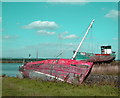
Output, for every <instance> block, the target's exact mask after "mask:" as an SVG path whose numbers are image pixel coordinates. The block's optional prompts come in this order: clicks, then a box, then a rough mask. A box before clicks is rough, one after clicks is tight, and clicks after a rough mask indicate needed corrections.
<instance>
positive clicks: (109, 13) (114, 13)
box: [105, 10, 120, 18]
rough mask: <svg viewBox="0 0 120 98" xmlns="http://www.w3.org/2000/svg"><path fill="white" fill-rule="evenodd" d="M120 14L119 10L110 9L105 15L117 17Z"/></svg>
mask: <svg viewBox="0 0 120 98" xmlns="http://www.w3.org/2000/svg"><path fill="white" fill-rule="evenodd" d="M118 15H120V12H119V11H117V10H110V11H109V12H108V13H107V14H106V15H105V17H106V18H117V17H118Z"/></svg>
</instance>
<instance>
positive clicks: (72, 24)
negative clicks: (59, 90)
mask: <svg viewBox="0 0 120 98" xmlns="http://www.w3.org/2000/svg"><path fill="white" fill-rule="evenodd" d="M117 16H118V3H116V2H85V3H80V2H78V3H77V2H66V3H59V2H58V3H54V2H3V3H2V16H1V20H0V21H2V41H1V43H2V49H3V50H2V53H3V57H19V58H21V57H28V55H29V53H30V54H31V56H32V57H36V51H38V53H39V57H42V58H43V57H44V58H47V57H56V56H57V55H58V54H59V53H61V51H63V54H62V55H61V56H60V57H65V58H71V57H72V55H73V54H72V51H73V50H75V49H76V48H77V46H78V44H79V42H80V41H81V39H82V37H83V35H84V34H85V32H86V29H87V27H88V26H89V24H90V23H91V21H92V20H93V19H95V22H94V24H93V27H92V29H91V31H90V32H89V34H88V35H87V38H86V40H85V41H84V42H83V45H82V47H81V48H80V51H86V52H94V53H100V46H101V45H111V46H112V50H113V51H115V52H117V53H118V20H117Z"/></svg>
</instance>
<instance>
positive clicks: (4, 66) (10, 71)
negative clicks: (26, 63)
mask: <svg viewBox="0 0 120 98" xmlns="http://www.w3.org/2000/svg"><path fill="white" fill-rule="evenodd" d="M21 65H22V63H0V71H2V72H0V75H2V74H6V75H7V76H20V75H21V74H20V73H19V66H21Z"/></svg>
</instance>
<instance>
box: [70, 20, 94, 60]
mask: <svg viewBox="0 0 120 98" xmlns="http://www.w3.org/2000/svg"><path fill="white" fill-rule="evenodd" d="M94 21H95V20H94V19H93V20H92V22H91V24H90V26H89V27H88V29H87V31H86V33H85V35H84V37H83V39H82V40H81V42H80V44H79V46H78V47H77V49H76V51H75V53H74V55H73V57H72V60H74V59H75V57H76V55H77V52H78V51H79V49H80V47H81V45H82V43H83V41H84V39H85V37H86V35H87V34H88V32H89V30H90V28H91V27H92V24H93V22H94Z"/></svg>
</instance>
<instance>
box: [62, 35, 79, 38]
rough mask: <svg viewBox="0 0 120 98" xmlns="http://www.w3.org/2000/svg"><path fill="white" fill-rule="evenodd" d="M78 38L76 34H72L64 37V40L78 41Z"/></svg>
mask: <svg viewBox="0 0 120 98" xmlns="http://www.w3.org/2000/svg"><path fill="white" fill-rule="evenodd" d="M76 38H78V37H77V36H76V35H75V34H70V35H67V36H65V37H64V39H76Z"/></svg>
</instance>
